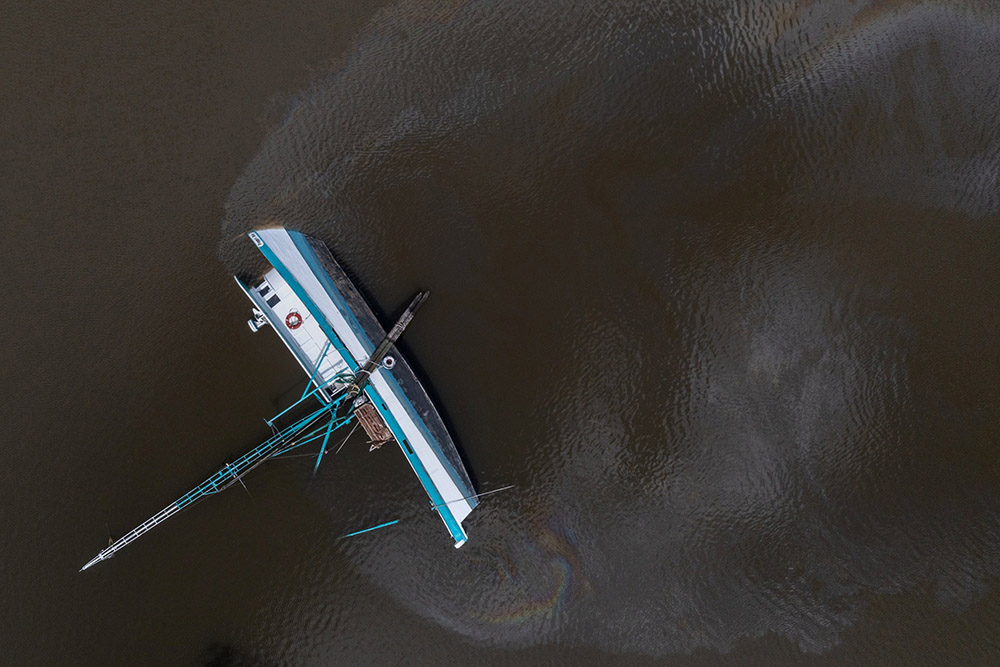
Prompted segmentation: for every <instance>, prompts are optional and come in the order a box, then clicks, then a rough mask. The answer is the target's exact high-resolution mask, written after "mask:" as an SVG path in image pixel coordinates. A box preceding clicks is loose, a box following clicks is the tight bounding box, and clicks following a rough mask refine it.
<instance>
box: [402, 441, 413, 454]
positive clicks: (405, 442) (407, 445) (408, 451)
mask: <svg viewBox="0 0 1000 667" xmlns="http://www.w3.org/2000/svg"><path fill="white" fill-rule="evenodd" d="M403 447H406V452H407V453H408V454H409V455H410V456H413V449H411V448H410V443H409V442H407V440H406V438H403Z"/></svg>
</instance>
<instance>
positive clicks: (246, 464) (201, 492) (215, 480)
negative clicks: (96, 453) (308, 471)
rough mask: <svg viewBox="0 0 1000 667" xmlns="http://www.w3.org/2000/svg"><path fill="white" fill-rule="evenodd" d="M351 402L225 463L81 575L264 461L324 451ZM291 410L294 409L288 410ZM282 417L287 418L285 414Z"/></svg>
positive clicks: (337, 401) (340, 399) (329, 407)
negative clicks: (318, 447)
mask: <svg viewBox="0 0 1000 667" xmlns="http://www.w3.org/2000/svg"><path fill="white" fill-rule="evenodd" d="M324 386H325V385H324V384H321V385H318V386H317V387H316V388H315V389H313V390H312V391H311V392H309V393H307V394H304V395H303V396H302V398H300V399H299V400H298V401H296V403H295V404H294V405H293V406H292V407H295V406H297V405H299V404H301V403H302V402H303V401H305V400H307V399H308V398H310V397H312V396H314V395H316V393H317V392H318V391H320V389H322V388H323V387H324ZM348 398H349V397H348V396H347V393H346V392H342V393H341V394H340V395H339V396H337V397H336V398H334V400H332V401H330V402H329V403H323V405H322V407H320V408H319V409H318V410H314V411H313V412H310V413H309V414H308V415H306V416H305V417H302V418H300V419H298V420H297V421H295V422H294V423H292V424H291V425H290V426H287V427H285V428H284V429H282V430H280V431H278V432H277V433H275V434H274V435H273V436H271V437H270V438H268V439H267V440H265V441H264V442H262V443H261V444H259V445H257V446H256V447H254V448H253V449H251V450H250V451H249V452H247V453H246V454H244V455H243V456H241V457H239V458H238V459H236V460H235V461H233V462H232V463H226V464H225V465H224V466H222V468H220V469H219V470H218V471H217V472H216V473H215V474H214V475H212V476H211V477H209V478H208V479H206V480H205V481H204V482H202V483H201V484H199V485H198V486H196V487H194V488H193V489H191V490H190V491H188V492H187V493H185V494H184V495H183V496H181V497H180V498H178V499H177V500H175V501H174V502H172V503H170V504H169V505H167V506H166V507H164V508H163V509H161V510H160V511H159V512H157V513H156V514H154V515H153V516H151V517H150V518H148V519H146V520H145V521H143V522H142V523H141V524H139V525H138V526H136V527H135V528H133V529H132V530H130V531H129V532H128V533H126V534H125V535H124V536H122V537H120V538H119V539H117V540H115V541H114V542H112V543H111V544H110V545H108V546H107V547H106V548H105V549H102V550H101V552H100V553H99V554H97V555H96V556H94V557H93V558H91V559H90V560H89V561H88V562H87V564H86V565H84V566H83V567H81V568H80V572H83V571H84V570H86V569H87V568H89V567H92V566H93V565H95V564H97V563H99V562H101V561H102V560H107V559H109V558H111V557H112V556H114V555H115V554H116V553H118V552H119V551H121V550H122V549H124V548H125V547H127V546H128V545H129V544H131V543H132V542H135V541H136V540H137V539H139V538H140V537H142V536H143V535H144V534H146V533H148V532H149V531H150V530H152V529H153V528H154V527H156V526H158V525H160V524H161V523H163V522H164V521H166V520H167V519H169V518H170V517H172V516H173V515H175V514H177V513H179V512H181V511H182V510H185V509H187V508H188V507H191V506H192V505H194V504H195V503H197V502H198V501H200V500H203V499H204V498H207V497H208V496H211V495H214V494H216V493H219V492H220V491H225V490H226V489H228V488H229V487H230V486H232V485H233V484H235V483H236V482H240V483H241V484H242V479H241V478H242V477H243V475H245V474H247V473H248V472H250V471H251V470H253V469H254V468H256V467H257V466H259V465H260V464H261V463H263V462H264V461H266V460H268V459H270V458H274V457H276V456H279V455H281V454H284V453H285V452H288V451H291V450H292V449H295V448H296V447H301V446H302V445H304V444H307V443H309V442H313V441H315V440H318V439H319V438H324V441H323V446H324V447H325V446H326V439H325V438H328V437H329V434H330V433H331V432H332V431H333V430H335V429H338V428H340V427H342V426H344V425H346V424H347V423H349V422H350V421H351V420H353V419H354V415H353V413H348V414H347V416H345V417H338V416H337V410H338V408H339V407H340V406H341V405H342V404H343V403H344V401H346V400H347V399H348ZM290 409H291V408H288V410H290ZM288 410H285V412H287V411H288ZM282 414H284V412H283V413H282ZM279 416H280V415H279ZM272 422H273V420H272Z"/></svg>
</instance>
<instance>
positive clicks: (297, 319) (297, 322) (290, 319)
mask: <svg viewBox="0 0 1000 667" xmlns="http://www.w3.org/2000/svg"><path fill="white" fill-rule="evenodd" d="M285 326H286V327H288V328H289V329H298V328H299V327H300V326H302V316H301V315H299V311H297V310H293V311H291V312H290V313H288V315H286V316H285Z"/></svg>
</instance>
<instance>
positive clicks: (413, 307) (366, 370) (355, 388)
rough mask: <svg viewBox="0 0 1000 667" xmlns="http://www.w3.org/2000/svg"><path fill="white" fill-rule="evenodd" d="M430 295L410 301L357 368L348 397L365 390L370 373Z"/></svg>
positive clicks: (418, 293) (418, 294) (419, 293)
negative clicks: (370, 353)
mask: <svg viewBox="0 0 1000 667" xmlns="http://www.w3.org/2000/svg"><path fill="white" fill-rule="evenodd" d="M430 295H431V293H430V292H427V291H424V292H417V295H416V296H415V297H413V300H412V301H410V305H409V306H407V307H406V310H404V311H403V314H402V315H400V316H399V319H398V320H396V324H395V325H393V327H392V329H390V330H389V333H387V334H386V335H385V338H383V339H382V342H381V343H379V344H378V347H376V348H375V351H374V352H372V356H370V357H368V361H366V362H365V364H364V366H362V367H361V368H359V369H358V372H357V373H355V375H354V382H353V383H351V384H350V386H348V387H347V395H348V396H350V397H351V398H354V397H355V396H357V395H358V394H360V393H361V390H362V389H364V388H365V385H366V384H368V380H369V379H371V375H372V373H373V372H374V371H375V369H376V368H378V366H379V364H381V363H382V360H383V359H385V357H386V355H387V354H389V350H391V349H392V346H393V345H395V344H396V341H397V340H399V337H400V336H402V335H403V332H404V331H406V327H407V326H409V324H410V322H411V321H412V320H413V316H414V315H416V314H417V310H419V309H420V306H422V305H423V304H424V301H426V300H427V297H429V296H430Z"/></svg>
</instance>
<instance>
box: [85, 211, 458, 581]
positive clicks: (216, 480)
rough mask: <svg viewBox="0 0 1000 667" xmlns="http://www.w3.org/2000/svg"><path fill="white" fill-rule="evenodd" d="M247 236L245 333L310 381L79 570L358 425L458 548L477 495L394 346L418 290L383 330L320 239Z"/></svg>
mask: <svg viewBox="0 0 1000 667" xmlns="http://www.w3.org/2000/svg"><path fill="white" fill-rule="evenodd" d="M249 237H250V240H251V241H253V243H254V245H256V246H257V248H258V249H259V250H260V251H261V253H263V255H264V257H266V258H267V260H268V262H270V264H271V268H270V269H269V270H268V271H266V272H265V273H264V275H263V276H261V277H260V278H259V279H258V280H257V281H254V282H253V283H251V284H246V283H244V282H243V281H242V280H240V278H239V277H236V282H237V283H238V284H239V286H240V288H241V289H242V290H243V292H244V293H245V294H246V295H247V297H249V299H250V301H252V302H253V310H252V313H253V317H252V319H250V320H249V322H248V324H249V325H250V328H251V329H252V330H253V331H258V330H260V329H261V328H263V327H266V326H268V325H270V326H271V328H272V329H274V330H275V331H276V332H277V333H278V336H279V337H280V338H281V340H282V341H283V342H284V344H285V345H286V346H287V347H288V350H289V351H290V352H291V353H292V355H293V356H294V357H295V359H296V360H297V361H298V363H299V364H300V365H301V366H302V369H303V371H305V373H306V375H307V376H308V377H309V381H308V384H307V386H306V389H305V391H304V392H303V393H302V396H301V397H300V398H299V400H298V401H296V402H295V403H294V404H293V405H291V406H290V407H288V408H286V409H285V410H283V411H281V412H280V413H278V414H277V415H275V416H274V417H273V418H271V419H270V420H268V422H267V423H268V424H269V425H270V426H271V427H272V429H273V430H274V435H272V436H271V437H270V438H268V439H267V440H265V441H264V442H263V443H261V444H259V445H258V446H257V447H255V448H253V449H252V450H250V451H249V452H247V453H246V454H244V455H243V456H241V457H239V458H238V459H236V460H235V461H232V462H230V463H226V464H225V465H224V466H223V467H222V468H220V469H219V470H218V471H217V472H216V473H215V474H213V475H212V476H211V477H209V478H208V479H206V480H205V481H204V482H202V483H201V484H199V485H198V486H196V487H194V488H193V489H191V490H190V491H188V492H187V493H185V494H184V495H183V496H181V497H180V498H178V499H177V500H175V501H174V502H172V503H170V504H169V505H167V506H166V507H164V508H163V509H162V510H160V511H159V512H157V513H156V514H154V515H153V516H152V517H150V518H149V519H147V520H146V521H144V522H143V523H141V524H139V525H138V526H136V527H135V528H134V529H132V530H131V531H130V532H129V533H127V534H126V535H124V536H123V537H121V538H119V539H117V540H114V541H111V543H110V544H109V545H108V547H107V548H105V549H103V550H102V551H101V552H100V553H99V554H97V556H95V557H94V558H92V559H91V560H90V561H89V562H88V563H87V564H86V565H84V566H83V567H82V568H80V570H81V572H82V571H83V570H86V569H87V568H89V567H91V566H92V565H94V564H96V563H98V562H100V561H102V560H107V559H108V558H111V557H112V556H114V555H115V554H116V553H118V552H119V551H121V550H122V549H123V548H125V547H126V546H127V545H129V544H131V543H132V542H134V541H135V540H137V539H138V538H139V537H140V536H141V535H143V534H144V533H146V532H148V531H149V530H151V529H152V528H153V527H154V526H157V525H159V524H160V523H162V522H163V521H165V520H166V519H168V518H170V517H171V516H173V515H174V514H177V513H178V512H181V511H182V510H184V509H187V508H188V507H190V506H192V505H194V504H195V503H197V502H198V501H200V500H202V499H204V498H206V497H208V496H211V495H214V494H216V493H219V492H220V491H223V490H225V489H226V488H229V487H230V486H232V485H233V484H236V483H240V484H242V483H243V482H242V478H243V476H244V475H246V474H247V473H248V472H250V471H251V470H253V469H254V468H256V467H257V466H258V465H260V464H261V463H263V462H265V461H267V460H270V459H273V458H276V457H279V456H282V455H285V454H287V453H288V452H290V451H292V450H294V449H298V448H300V447H303V446H305V445H308V444H310V443H316V442H319V443H320V446H319V449H318V452H317V454H316V463H315V466H314V470H315V469H317V468H318V467H319V465H320V463H321V461H322V460H323V455H324V454H325V453H326V452H327V451H328V450H327V447H328V445H329V442H330V438H331V436H332V434H333V433H335V432H336V431H338V430H339V429H342V428H344V427H345V426H349V425H352V424H353V425H354V427H356V426H358V425H360V426H361V427H362V428H363V430H364V432H365V433H366V434H367V436H368V439H369V440H368V441H369V443H370V447H371V449H376V448H379V447H381V446H383V445H384V444H386V443H388V442H390V441H392V442H395V443H396V444H397V445H398V446H399V449H400V451H402V453H403V456H404V457H406V460H407V461H408V462H409V464H410V467H411V468H412V469H413V472H414V473H415V474H416V476H417V479H418V480H419V482H420V484H421V486H422V487H423V488H424V491H425V492H426V493H427V496H428V498H429V499H430V505H431V508H432V509H433V510H434V511H436V512H437V513H438V515H439V516H440V517H441V520H442V521H443V522H444V525H445V527H446V528H447V530H448V532H449V534H450V535H451V538H452V540H453V541H454V544H455V547H456V548H457V547H461V546H462V545H463V544H465V542H466V540H467V539H468V535H467V534H466V532H465V528H464V527H463V526H462V522H463V521H464V520H465V518H466V517H468V516H469V514H470V513H471V512H472V510H473V509H474V508H475V507H476V506H477V504H478V496H477V494H476V493H475V490H474V488H473V486H472V482H471V481H470V479H469V475H468V472H467V471H466V469H465V466H464V465H463V463H462V459H461V458H460V457H459V454H458V450H457V449H456V448H455V443H454V442H453V441H452V439H451V436H450V435H449V434H448V430H447V428H445V425H444V422H443V421H442V420H441V416H440V415H439V414H438V412H437V409H436V408H435V407H434V404H433V403H432V402H431V400H430V398H429V397H428V395H427V392H426V391H425V390H424V388H423V386H422V385H421V384H420V381H419V380H418V379H417V377H416V375H414V373H413V370H412V369H411V368H410V365H409V364H408V363H407V361H406V359H405V358H404V357H403V355H402V354H400V352H399V350H398V349H396V348H395V342H396V341H397V340H398V339H399V337H400V336H401V335H402V333H403V331H404V330H405V328H406V326H407V325H408V324H409V322H410V321H411V320H412V319H413V315H414V314H415V313H416V311H417V309H418V308H419V307H420V305H421V304H422V303H423V302H424V300H425V299H426V298H427V293H426V292H422V293H420V294H417V296H416V297H415V298H414V299H413V301H412V302H411V303H410V305H409V307H408V308H407V309H406V310H405V311H404V312H403V314H402V315H401V316H400V318H399V320H398V321H397V322H396V324H395V326H393V327H392V329H390V330H389V332H388V333H386V332H385V331H384V330H383V329H382V327H381V325H380V324H379V322H378V319H377V318H376V317H375V315H374V313H372V311H371V308H369V306H368V304H367V303H366V302H365V300H364V298H363V297H362V296H361V294H360V293H359V292H358V290H357V288H356V287H355V286H354V284H353V283H352V282H351V280H350V279H349V278H348V277H347V274H346V273H344V271H343V269H342V268H341V267H340V265H339V264H337V262H336V260H335V259H334V258H333V255H332V254H331V253H330V251H329V249H328V248H327V247H326V245H324V244H323V242H322V241H319V240H317V239H315V238H312V237H309V236H306V235H305V234H302V233H300V232H296V231H292V230H288V229H284V228H281V227H276V228H269V229H258V230H254V231H253V232H250V234H249ZM310 406H311V407H310ZM391 523H394V522H391ZM383 525H389V524H383ZM359 532H364V531H359Z"/></svg>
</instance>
